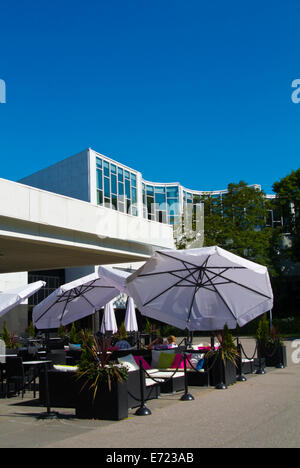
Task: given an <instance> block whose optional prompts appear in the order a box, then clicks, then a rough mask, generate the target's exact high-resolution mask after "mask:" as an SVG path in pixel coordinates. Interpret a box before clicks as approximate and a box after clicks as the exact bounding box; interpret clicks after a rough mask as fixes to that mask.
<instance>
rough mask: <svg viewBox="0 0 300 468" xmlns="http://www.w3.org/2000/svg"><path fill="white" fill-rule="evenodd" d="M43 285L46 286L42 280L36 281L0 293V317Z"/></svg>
mask: <svg viewBox="0 0 300 468" xmlns="http://www.w3.org/2000/svg"><path fill="white" fill-rule="evenodd" d="M43 286H46V283H45V282H44V281H37V282H36V283H30V284H27V285H24V286H20V287H19V288H16V289H10V290H9V291H5V292H2V293H0V317H2V316H3V315H4V314H6V313H7V312H8V311H9V310H11V309H13V308H14V307H16V306H17V305H19V304H21V303H22V302H24V301H25V300H26V299H28V298H29V297H31V296H33V295H34V294H35V293H36V292H38V291H39V290H40V289H41V288H42V287H43Z"/></svg>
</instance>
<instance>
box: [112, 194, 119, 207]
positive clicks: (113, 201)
mask: <svg viewBox="0 0 300 468" xmlns="http://www.w3.org/2000/svg"><path fill="white" fill-rule="evenodd" d="M111 205H112V208H113V209H116V210H117V209H118V199H117V196H116V195H112V196H111Z"/></svg>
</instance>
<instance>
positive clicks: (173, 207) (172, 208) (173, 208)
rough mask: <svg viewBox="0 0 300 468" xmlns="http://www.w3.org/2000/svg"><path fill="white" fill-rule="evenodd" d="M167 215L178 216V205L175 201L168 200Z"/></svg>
mask: <svg viewBox="0 0 300 468" xmlns="http://www.w3.org/2000/svg"><path fill="white" fill-rule="evenodd" d="M168 213H169V214H172V215H178V214H179V203H178V201H177V200H168Z"/></svg>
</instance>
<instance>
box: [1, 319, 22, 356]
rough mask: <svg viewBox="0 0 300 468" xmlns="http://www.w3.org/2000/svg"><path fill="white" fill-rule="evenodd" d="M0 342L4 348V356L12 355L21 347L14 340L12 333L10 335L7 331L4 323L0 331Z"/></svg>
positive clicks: (14, 335)
mask: <svg viewBox="0 0 300 468" xmlns="http://www.w3.org/2000/svg"><path fill="white" fill-rule="evenodd" d="M2 340H3V341H4V343H5V346H6V354H13V353H15V352H16V350H18V349H19V348H20V347H21V345H20V343H18V342H17V340H16V334H15V333H14V332H12V333H10V332H9V331H8V328H7V325H6V323H5V322H4V325H3V329H2Z"/></svg>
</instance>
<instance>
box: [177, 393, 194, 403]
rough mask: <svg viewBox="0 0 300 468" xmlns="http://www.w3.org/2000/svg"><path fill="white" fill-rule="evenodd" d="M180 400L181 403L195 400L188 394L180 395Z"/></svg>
mask: <svg viewBox="0 0 300 468" xmlns="http://www.w3.org/2000/svg"><path fill="white" fill-rule="evenodd" d="M180 400H181V401H192V400H195V398H194V397H193V395H191V394H190V393H185V394H184V395H182V397H181V398H180Z"/></svg>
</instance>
